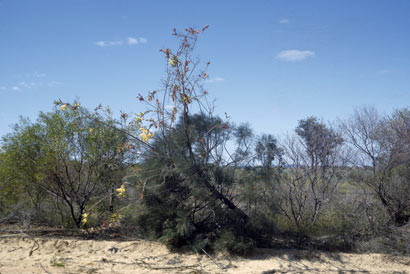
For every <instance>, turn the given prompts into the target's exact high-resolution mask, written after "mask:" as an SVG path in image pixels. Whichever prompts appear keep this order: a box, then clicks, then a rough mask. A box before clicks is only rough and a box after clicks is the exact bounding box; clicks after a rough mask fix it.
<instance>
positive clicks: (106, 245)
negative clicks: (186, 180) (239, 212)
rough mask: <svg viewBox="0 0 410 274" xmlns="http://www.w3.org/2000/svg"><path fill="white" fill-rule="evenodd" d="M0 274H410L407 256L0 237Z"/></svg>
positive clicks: (68, 238)
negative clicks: (200, 250) (221, 250)
mask: <svg viewBox="0 0 410 274" xmlns="http://www.w3.org/2000/svg"><path fill="white" fill-rule="evenodd" d="M0 273H1V274H4V273H89V274H91V273H112V274H114V273H239V274H240V273H265V274H267V273H410V257H404V256H391V255H383V254H348V253H326V252H316V251H306V250H292V249H287V250H272V249H257V250H256V251H255V254H253V255H252V256H250V257H248V258H240V257H234V256H228V255H223V254H219V255H213V256H212V257H211V256H208V255H206V254H193V253H190V254H180V253H171V252H169V251H168V250H167V249H166V248H165V247H164V246H163V245H161V244H159V243H156V242H149V241H143V240H137V241H108V240H84V239H76V238H70V237H53V236H47V237H45V236H41V237H34V236H28V235H27V234H22V233H19V234H7V233H2V234H1V235H0Z"/></svg>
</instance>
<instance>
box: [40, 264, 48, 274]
mask: <svg viewBox="0 0 410 274" xmlns="http://www.w3.org/2000/svg"><path fill="white" fill-rule="evenodd" d="M38 264H39V265H40V267H41V268H42V269H43V270H44V271H45V272H46V273H47V274H51V272H50V271H48V270H47V269H46V268H45V267H44V266H43V265H42V264H41V263H38Z"/></svg>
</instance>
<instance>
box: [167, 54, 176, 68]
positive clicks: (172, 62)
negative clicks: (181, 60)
mask: <svg viewBox="0 0 410 274" xmlns="http://www.w3.org/2000/svg"><path fill="white" fill-rule="evenodd" d="M169 64H170V65H171V67H175V66H176V65H177V64H178V56H173V57H171V58H169Z"/></svg>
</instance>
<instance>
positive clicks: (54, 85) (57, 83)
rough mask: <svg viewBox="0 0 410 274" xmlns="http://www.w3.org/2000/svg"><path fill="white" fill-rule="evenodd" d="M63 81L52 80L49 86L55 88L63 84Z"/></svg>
mask: <svg viewBox="0 0 410 274" xmlns="http://www.w3.org/2000/svg"><path fill="white" fill-rule="evenodd" d="M62 84H63V83H61V82H58V81H50V82H48V84H47V86H48V87H50V88H55V87H59V86H61V85H62Z"/></svg>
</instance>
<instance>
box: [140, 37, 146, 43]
mask: <svg viewBox="0 0 410 274" xmlns="http://www.w3.org/2000/svg"><path fill="white" fill-rule="evenodd" d="M138 42H140V44H146V43H148V39H147V38H145V37H140V38H138Z"/></svg>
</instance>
